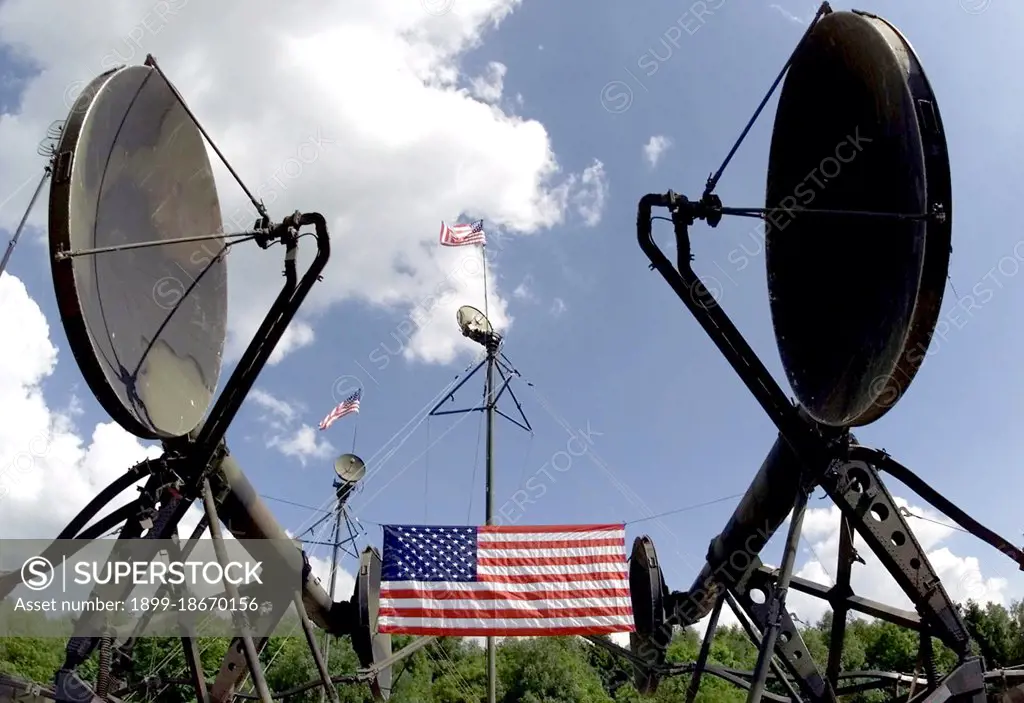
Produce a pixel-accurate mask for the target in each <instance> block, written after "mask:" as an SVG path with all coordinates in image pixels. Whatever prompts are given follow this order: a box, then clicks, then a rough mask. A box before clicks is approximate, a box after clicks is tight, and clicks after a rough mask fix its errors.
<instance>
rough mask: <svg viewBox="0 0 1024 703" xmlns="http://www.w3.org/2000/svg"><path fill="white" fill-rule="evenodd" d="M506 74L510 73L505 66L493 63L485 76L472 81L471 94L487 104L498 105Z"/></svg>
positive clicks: (488, 66) (489, 65)
mask: <svg viewBox="0 0 1024 703" xmlns="http://www.w3.org/2000/svg"><path fill="white" fill-rule="evenodd" d="M506 73H508V67H507V66H506V65H505V64H503V63H498V62H497V61H491V62H490V63H489V64H487V72H486V73H485V74H484V75H482V76H477V77H476V78H473V79H471V80H470V82H469V85H470V92H471V93H472V95H473V97H475V98H479V99H480V100H483V101H484V102H486V103H496V102H498V101H499V100H501V93H502V91H503V90H504V88H505V74H506Z"/></svg>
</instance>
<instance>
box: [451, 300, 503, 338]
mask: <svg viewBox="0 0 1024 703" xmlns="http://www.w3.org/2000/svg"><path fill="white" fill-rule="evenodd" d="M455 317H456V319H457V320H458V322H459V329H460V330H462V336H463V337H469V338H470V339H472V340H473V341H474V342H477V343H478V344H482V345H484V346H487V345H488V344H493V343H495V342H497V341H498V339H499V337H498V335H497V334H496V333H495V332H494V327H493V326H492V325H491V321H490V320H488V319H487V316H486V315H484V314H483V313H482V312H480V311H479V310H477V309H476V308H474V307H473V306H472V305H463V306H462V307H461V308H459V311H458V313H456V316H455Z"/></svg>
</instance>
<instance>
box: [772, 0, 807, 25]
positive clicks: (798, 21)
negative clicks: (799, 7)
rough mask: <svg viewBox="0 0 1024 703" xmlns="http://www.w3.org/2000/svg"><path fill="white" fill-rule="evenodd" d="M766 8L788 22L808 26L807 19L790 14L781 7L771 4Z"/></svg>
mask: <svg viewBox="0 0 1024 703" xmlns="http://www.w3.org/2000/svg"><path fill="white" fill-rule="evenodd" d="M768 7H770V8H771V9H773V10H775V11H776V12H778V13H779V14H780V15H782V17H783V18H785V19H787V20H789V21H790V22H794V23H796V24H808V23H809V22H810V20H809V19H801V18H800V17H797V16H796V15H794V14H793V13H792V12H790V11H789V10H787V9H786V8H784V7H783V6H782V5H778V4H775V3H773V4H771V5H769V6H768ZM812 16H813V15H812Z"/></svg>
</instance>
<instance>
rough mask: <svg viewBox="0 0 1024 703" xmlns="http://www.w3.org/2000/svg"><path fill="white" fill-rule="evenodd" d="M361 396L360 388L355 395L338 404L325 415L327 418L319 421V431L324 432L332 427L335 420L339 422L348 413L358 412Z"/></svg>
mask: <svg viewBox="0 0 1024 703" xmlns="http://www.w3.org/2000/svg"><path fill="white" fill-rule="evenodd" d="M362 396H363V389H362V388H360V389H359V390H357V391H356V392H355V393H353V394H352V395H350V396H349V397H348V398H346V399H345V400H343V401H342V402H341V403H339V404H338V406H337V407H336V408H334V410H332V411H331V412H329V413H327V417H325V418H324V419H323V420H321V421H320V429H321V430H326V429H327V428H328V427H330V426H331V425H333V424H334V423H335V421H336V420H340V419H341V418H343V417H345V416H346V415H348V414H350V413H357V412H359V399H360V398H362Z"/></svg>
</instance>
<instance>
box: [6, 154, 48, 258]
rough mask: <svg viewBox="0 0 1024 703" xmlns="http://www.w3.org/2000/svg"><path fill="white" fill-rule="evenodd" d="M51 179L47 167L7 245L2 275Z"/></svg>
mask: <svg viewBox="0 0 1024 703" xmlns="http://www.w3.org/2000/svg"><path fill="white" fill-rule="evenodd" d="M49 177H50V168H49V167H47V168H46V169H45V170H44V171H43V177H42V178H40V179H39V185H37V186H36V191H35V192H34V193H33V194H32V199H31V200H30V201H29V202H28V207H27V208H25V214H24V215H22V216H21V222H19V223H18V228H17V229H16V230H14V236H13V237H11V241H10V243H9V244H8V245H7V251H5V252H4V258H3V259H2V260H0V275H3V272H4V271H6V270H7V262H8V261H10V260H11V254H13V253H14V247H16V246H18V239H19V238H21V232H22V230H23V229H25V223H26V222H28V216H29V215H30V214H32V209H33V208H35V206H36V200H38V199H39V194H40V193H41V192H42V190H43V186H44V185H46V180H47V179H48V178H49Z"/></svg>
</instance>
